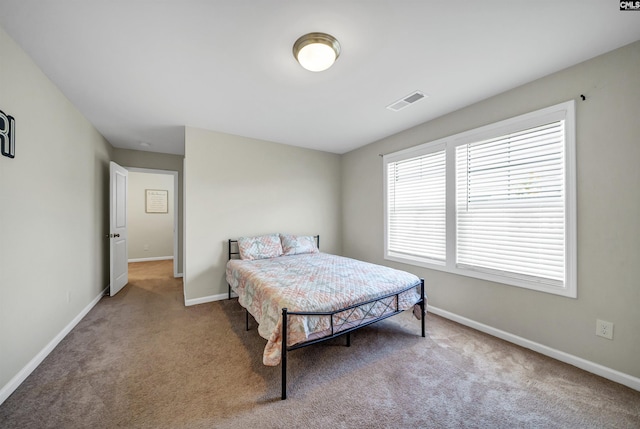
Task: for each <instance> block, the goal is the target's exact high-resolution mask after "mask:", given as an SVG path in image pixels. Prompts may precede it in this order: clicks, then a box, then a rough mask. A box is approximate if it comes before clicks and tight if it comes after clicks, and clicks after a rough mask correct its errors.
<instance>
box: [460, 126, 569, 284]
mask: <svg viewBox="0 0 640 429" xmlns="http://www.w3.org/2000/svg"><path fill="white" fill-rule="evenodd" d="M564 135H565V133H564V121H563V120H562V121H556V122H553V123H549V124H545V125H541V126H537V127H534V128H530V129H526V130H523V131H519V132H515V133H512V134H508V135H504V136H500V137H496V138H492V139H488V140H484V141H480V142H476V143H470V144H463V145H460V146H457V147H456V235H457V237H456V238H457V240H456V242H457V243H456V245H457V247H456V255H457V260H456V264H457V266H458V267H459V268H465V269H472V270H478V271H484V272H489V273H498V274H499V275H503V276H511V277H515V278H525V279H528V280H533V281H537V282H541V283H546V284H549V285H553V286H563V281H564V276H565V191H564V190H565V183H564V178H565V168H564V165H565V161H564Z"/></svg>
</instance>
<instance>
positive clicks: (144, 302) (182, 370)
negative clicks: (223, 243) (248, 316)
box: [0, 261, 640, 428]
mask: <svg viewBox="0 0 640 429" xmlns="http://www.w3.org/2000/svg"><path fill="white" fill-rule="evenodd" d="M171 272H172V266H171V261H161V262H146V263H135V264H130V284H129V285H128V286H127V287H126V288H125V289H123V290H122V292H121V293H120V294H118V295H117V296H116V297H113V298H108V297H105V298H104V299H102V300H101V301H100V302H99V303H98V305H97V306H96V307H95V308H94V309H93V310H92V311H91V312H90V313H89V314H88V315H87V316H86V317H85V318H84V320H82V321H81V322H80V323H79V324H78V326H77V327H76V328H75V329H74V330H73V331H72V332H71V333H70V334H69V335H68V336H67V338H65V339H64V340H63V341H62V342H61V343H60V345H58V347H57V348H56V349H55V350H54V351H53V352H52V353H51V354H50V355H49V356H48V357H47V358H46V359H45V361H44V362H43V363H42V365H40V367H38V368H37V369H36V370H35V371H34V373H33V374H32V375H31V376H30V377H29V378H28V379H27V380H26V381H25V382H24V383H23V384H22V385H21V386H20V387H19V388H18V389H17V390H16V391H15V392H14V394H13V395H11V396H10V397H9V398H8V399H7V401H5V403H4V404H2V405H1V406H0V427H2V428H129V427H131V428H280V427H294V428H300V427H303V428H347V427H348V428H538V427H539V428H638V427H640V392H637V391H634V390H631V389H628V388H626V387H624V386H621V385H618V384H615V383H613V382H610V381H608V380H605V379H602V378H600V377H597V376H594V375H591V374H589V373H586V372H584V371H581V370H579V369H577V368H574V367H572V366H569V365H566V364H563V363H560V362H557V361H554V360H552V359H550V358H547V357H544V356H542V355H539V354H536V353H533V352H531V351H528V350H525V349H523V348H520V347H517V346H514V345H511V344H509V343H506V342H504V341H501V340H499V339H496V338H493V337H490V336H487V335H484V334H482V333H479V332H477V331H474V330H472V329H469V328H466V327H464V326H461V325H458V324H456V323H453V322H450V321H447V320H445V319H442V318H439V317H436V316H433V315H429V316H428V317H427V338H421V337H420V332H419V331H420V324H419V323H418V321H417V320H415V319H414V318H413V317H412V316H411V314H402V315H399V316H395V317H393V318H391V319H388V320H386V321H384V322H381V323H379V324H377V325H373V326H371V327H369V328H365V329H364V330H361V331H358V332H356V333H354V334H353V335H352V346H351V347H350V348H347V347H345V346H344V339H337V340H334V341H333V342H330V343H324V344H321V345H317V346H312V347H308V348H305V349H301V350H297V351H294V352H291V354H290V355H289V390H288V395H289V399H287V400H286V401H280V399H279V398H280V367H273V368H272V367H265V366H263V365H262V349H263V347H264V345H265V340H263V339H262V338H260V337H259V336H258V334H257V331H256V329H255V322H254V321H253V320H252V329H251V330H250V331H249V332H246V331H245V330H244V312H243V310H242V309H241V308H240V307H239V305H238V303H237V301H236V300H230V301H219V302H215V303H209V304H202V305H197V306H192V307H185V306H184V304H183V295H182V282H181V281H180V280H176V279H173V278H172V277H171Z"/></svg>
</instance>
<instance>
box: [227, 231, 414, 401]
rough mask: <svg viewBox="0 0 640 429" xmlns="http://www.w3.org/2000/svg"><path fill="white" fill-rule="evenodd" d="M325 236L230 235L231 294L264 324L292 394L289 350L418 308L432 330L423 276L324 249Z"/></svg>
mask: <svg viewBox="0 0 640 429" xmlns="http://www.w3.org/2000/svg"><path fill="white" fill-rule="evenodd" d="M319 242H320V237H319V236H296V235H285V234H270V235H263V236H259V237H241V238H238V239H237V240H229V244H228V246H229V247H228V249H229V260H228V262H227V267H226V278H227V282H228V284H229V298H231V291H232V290H233V291H234V292H235V293H236V294H237V295H238V302H239V303H240V305H241V306H242V307H244V308H245V309H246V328H247V330H248V329H249V314H251V315H252V316H253V318H254V319H255V320H256V321H257V322H258V333H259V334H260V336H262V337H263V338H265V339H266V340H267V344H266V346H265V349H264V352H263V363H264V364H265V365H268V366H276V365H278V364H281V366H282V399H286V397H287V390H286V388H287V383H286V374H287V372H286V371H287V368H286V365H287V352H289V351H292V350H296V349H298V348H301V347H306V346H309V345H312V344H316V343H319V342H322V341H326V340H329V339H332V338H336V337H338V336H342V335H344V336H346V339H347V346H350V344H351V336H350V334H351V332H353V331H355V330H357V329H360V328H362V327H364V326H367V325H370V324H372V323H375V322H378V321H380V320H383V319H386V318H388V317H391V316H393V315H395V314H398V313H401V312H402V311H405V310H409V309H413V310H414V314H415V315H416V317H417V318H419V319H420V321H421V327H422V336H423V337H424V336H425V318H424V313H425V308H426V297H425V294H424V281H423V280H422V279H419V278H418V277H416V276H415V275H413V274H410V273H407V272H405V271H400V270H395V269H393V268H389V267H384V266H381V265H376V264H371V263H367V262H363V261H358V260H355V259H350V258H345V257H341V256H336V255H331V254H328V253H322V252H320V251H319Z"/></svg>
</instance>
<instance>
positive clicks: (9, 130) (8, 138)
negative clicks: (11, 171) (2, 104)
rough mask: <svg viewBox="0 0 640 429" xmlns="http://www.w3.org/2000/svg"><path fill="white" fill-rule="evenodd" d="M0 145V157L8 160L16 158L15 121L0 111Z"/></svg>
mask: <svg viewBox="0 0 640 429" xmlns="http://www.w3.org/2000/svg"><path fill="white" fill-rule="evenodd" d="M0 143H1V146H2V155H3V156H7V157H9V158H15V156H16V120H15V119H14V117H13V116H11V115H7V114H5V113H4V112H3V111H2V110H0Z"/></svg>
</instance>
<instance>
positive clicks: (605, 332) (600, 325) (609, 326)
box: [596, 319, 613, 340]
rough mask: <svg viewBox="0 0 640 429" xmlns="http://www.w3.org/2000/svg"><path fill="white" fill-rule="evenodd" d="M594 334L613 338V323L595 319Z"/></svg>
mask: <svg viewBox="0 0 640 429" xmlns="http://www.w3.org/2000/svg"><path fill="white" fill-rule="evenodd" d="M596 335H597V336H599V337H603V338H608V339H610V340H613V323H611V322H605V321H604V320H600V319H598V320H596Z"/></svg>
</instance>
